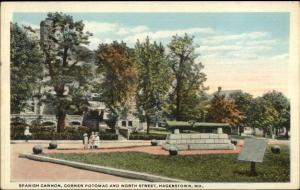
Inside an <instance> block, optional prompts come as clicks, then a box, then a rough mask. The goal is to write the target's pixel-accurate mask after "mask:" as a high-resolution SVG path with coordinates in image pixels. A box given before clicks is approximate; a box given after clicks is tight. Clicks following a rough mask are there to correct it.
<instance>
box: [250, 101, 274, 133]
mask: <svg viewBox="0 0 300 190" xmlns="http://www.w3.org/2000/svg"><path fill="white" fill-rule="evenodd" d="M253 119H254V120H253V125H254V127H257V128H260V129H262V130H263V131H264V134H266V133H270V134H273V129H274V127H275V126H277V124H278V122H279V113H278V112H277V110H276V109H275V108H274V106H273V105H272V104H271V103H270V102H269V101H267V100H265V99H264V98H262V97H257V98H255V104H254V108H253Z"/></svg>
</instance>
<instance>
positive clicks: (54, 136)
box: [10, 124, 118, 140]
mask: <svg viewBox="0 0 300 190" xmlns="http://www.w3.org/2000/svg"><path fill="white" fill-rule="evenodd" d="M25 128H26V125H19V124H18V125H12V126H11V133H10V137H11V140H24V139H25V138H26V137H25V135H24V130H25ZM30 132H31V133H32V139H35V140H82V139H83V134H84V133H87V134H90V132H91V131H90V129H89V128H88V127H84V126H81V127H78V128H73V127H67V128H66V129H65V131H64V132H61V133H58V132H55V128H51V127H44V126H31V127H30ZM99 136H100V139H101V140H117V139H118V135H116V134H114V133H110V132H105V133H100V134H99Z"/></svg>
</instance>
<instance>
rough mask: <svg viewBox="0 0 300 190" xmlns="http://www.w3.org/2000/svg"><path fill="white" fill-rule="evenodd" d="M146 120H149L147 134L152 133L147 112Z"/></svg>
mask: <svg viewBox="0 0 300 190" xmlns="http://www.w3.org/2000/svg"><path fill="white" fill-rule="evenodd" d="M146 122H147V134H149V133H150V122H151V120H150V117H149V116H148V115H147V114H146Z"/></svg>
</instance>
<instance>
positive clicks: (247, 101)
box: [230, 92, 255, 127]
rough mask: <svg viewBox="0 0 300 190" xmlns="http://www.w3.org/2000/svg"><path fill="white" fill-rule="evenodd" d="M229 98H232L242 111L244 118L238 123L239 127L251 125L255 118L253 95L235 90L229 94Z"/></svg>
mask: <svg viewBox="0 0 300 190" xmlns="http://www.w3.org/2000/svg"><path fill="white" fill-rule="evenodd" d="M230 98H232V99H233V100H234V103H235V105H236V108H237V109H238V110H239V111H240V112H242V113H243V115H244V116H245V117H244V119H243V120H242V121H241V122H240V123H239V125H240V126H241V127H253V126H254V123H253V122H254V121H255V118H254V117H253V116H254V114H253V113H254V110H253V108H254V106H255V105H254V104H255V100H254V98H253V96H252V95H251V94H249V93H246V92H235V93H232V94H230Z"/></svg>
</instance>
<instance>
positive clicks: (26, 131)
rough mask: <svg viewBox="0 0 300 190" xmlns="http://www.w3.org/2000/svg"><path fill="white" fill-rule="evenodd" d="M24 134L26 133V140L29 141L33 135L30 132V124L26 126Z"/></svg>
mask: <svg viewBox="0 0 300 190" xmlns="http://www.w3.org/2000/svg"><path fill="white" fill-rule="evenodd" d="M24 135H25V139H26V142H27V141H28V139H29V137H31V135H32V133H30V131H29V126H27V127H26V128H25V131H24Z"/></svg>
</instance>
